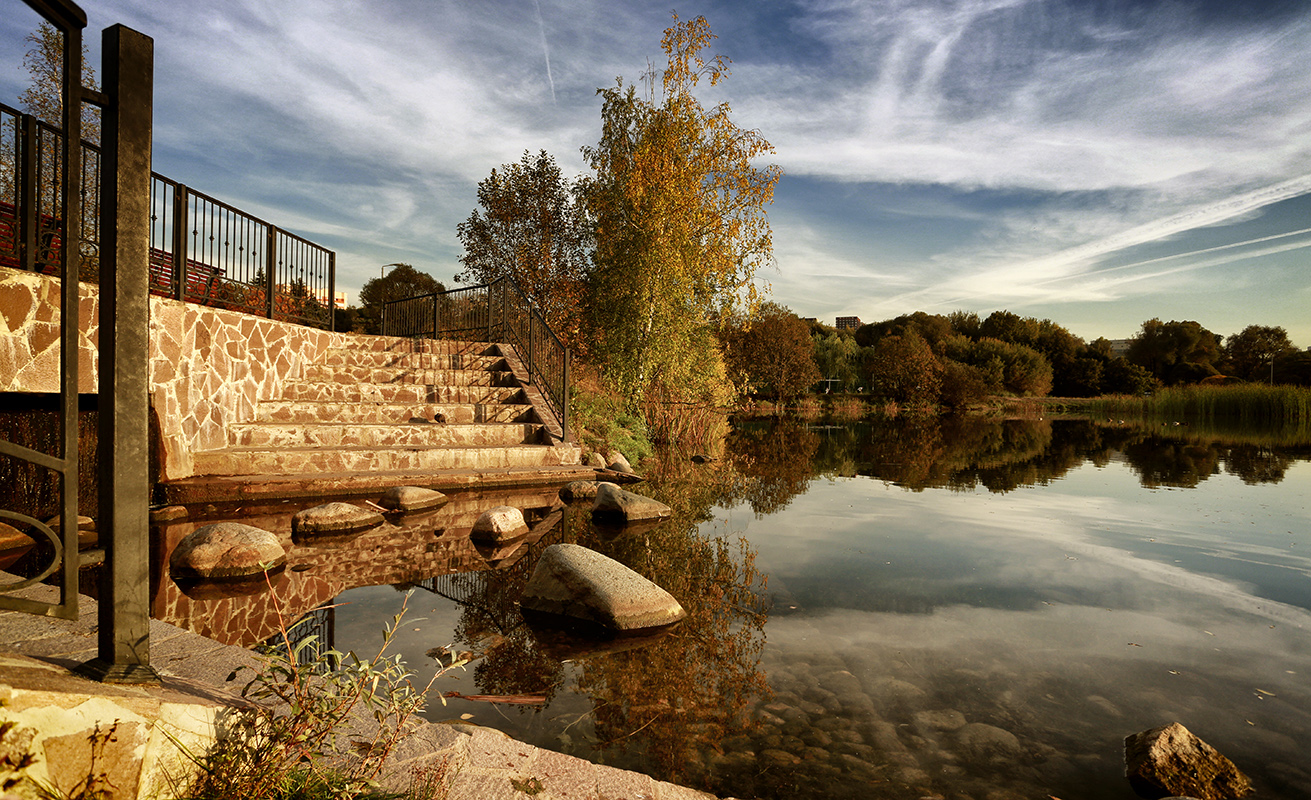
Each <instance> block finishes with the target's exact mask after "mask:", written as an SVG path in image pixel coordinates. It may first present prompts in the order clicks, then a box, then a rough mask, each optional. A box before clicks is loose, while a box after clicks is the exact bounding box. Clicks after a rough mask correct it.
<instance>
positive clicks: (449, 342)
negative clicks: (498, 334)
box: [334, 334, 497, 355]
mask: <svg viewBox="0 0 1311 800" xmlns="http://www.w3.org/2000/svg"><path fill="white" fill-rule="evenodd" d="M334 349H335V348H334ZM343 349H349V350H352V351H358V352H375V353H396V354H401V353H443V354H448V355H449V354H454V353H462V354H466V355H495V354H496V352H497V350H496V345H494V344H488V343H487V342H465V341H456V340H454V339H422V338H414V339H411V338H408V337H403V336H373V335H369V334H358V335H356V336H355V337H353V339H352V341H351V346H350V347H349V348H343Z"/></svg>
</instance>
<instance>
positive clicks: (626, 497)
mask: <svg viewBox="0 0 1311 800" xmlns="http://www.w3.org/2000/svg"><path fill="white" fill-rule="evenodd" d="M672 513H673V511H672V510H671V509H670V508H669V506H667V505H665V504H664V503H661V502H659V501H658V500H652V499H651V498H649V497H643V496H642V495H640V494H634V493H633V492H628V491H625V490H623V489H620V488H619V487H618V486H616V485H615V484H613V483H601V484H598V485H597V489H596V502H594V503H593V504H592V518H593V519H595V520H599V521H601V522H610V523H615V522H619V523H624V522H636V521H638V520H643V519H664V518H665V517H668V516H669V515H670V514H672Z"/></svg>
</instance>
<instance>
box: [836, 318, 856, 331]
mask: <svg viewBox="0 0 1311 800" xmlns="http://www.w3.org/2000/svg"><path fill="white" fill-rule="evenodd" d="M834 327H836V328H837V329H838V330H840V331H854V330H855V329H857V328H859V327H860V317H838V321H837V325H836V326H834Z"/></svg>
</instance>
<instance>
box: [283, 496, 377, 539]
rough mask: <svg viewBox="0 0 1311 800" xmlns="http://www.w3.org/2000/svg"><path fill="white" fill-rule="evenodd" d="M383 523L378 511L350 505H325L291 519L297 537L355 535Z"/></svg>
mask: <svg viewBox="0 0 1311 800" xmlns="http://www.w3.org/2000/svg"><path fill="white" fill-rule="evenodd" d="M382 522H383V519H382V515H381V514H379V513H378V512H377V511H370V510H369V509H367V508H360V507H359V506H356V505H351V504H350V503H324V504H323V505H319V506H315V507H313V508H306V509H303V510H301V511H297V512H296V515H295V516H294V517H292V518H291V532H292V533H294V534H296V535H303V534H308V533H354V532H356V531H364V530H368V529H369V528H373V527H376V526H378V525H381V524H382Z"/></svg>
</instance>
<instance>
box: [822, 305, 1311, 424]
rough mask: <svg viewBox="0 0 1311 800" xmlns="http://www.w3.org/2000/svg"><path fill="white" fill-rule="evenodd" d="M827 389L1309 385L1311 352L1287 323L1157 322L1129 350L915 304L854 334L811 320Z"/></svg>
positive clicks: (915, 394)
mask: <svg viewBox="0 0 1311 800" xmlns="http://www.w3.org/2000/svg"><path fill="white" fill-rule="evenodd" d="M811 338H812V341H813V343H814V359H815V362H816V364H817V365H818V367H819V370H820V372H821V373H822V377H823V378H824V379H826V380H825V381H824V382H823V386H824V389H826V390H829V391H863V392H869V393H872V394H874V395H877V396H880V397H885V398H888V399H891V400H896V401H898V402H901V403H908V404H928V405H944V406H949V407H964V406H968V405H969V404H971V403H974V402H978V401H980V400H981V399H983V398H984V397H987V396H991V395H1012V396H1019V397H1042V396H1046V395H1056V396H1060V397H1095V396H1098V395H1103V394H1141V393H1144V392H1150V391H1152V390H1153V389H1154V388H1156V387H1158V386H1174V385H1179V384H1185V383H1204V382H1209V383H1221V382H1232V381H1240V380H1256V381H1270V382H1274V383H1292V384H1301V385H1308V384H1311V354H1309V353H1306V352H1303V351H1300V350H1299V349H1298V348H1297V347H1296V346H1294V345H1293V343H1292V342H1291V341H1289V339H1288V334H1287V332H1286V331H1285V330H1284V329H1283V328H1280V327H1269V326H1262V325H1249V326H1248V327H1246V328H1244V329H1243V330H1242V331H1241V332H1239V333H1236V334H1234V335H1232V336H1230V337H1228V338H1227V339H1225V338H1223V337H1221V336H1219V335H1217V334H1215V333H1212V332H1211V331H1208V330H1207V329H1205V328H1203V327H1202V326H1201V325H1200V324H1198V323H1197V322H1193V321H1186V322H1176V321H1171V322H1162V321H1161V320H1159V319H1151V320H1148V321H1146V322H1144V323H1143V324H1142V329H1141V330H1140V331H1139V333H1138V334H1137V335H1136V336H1134V337H1133V338H1132V339H1131V340H1130V342H1129V347H1128V350H1127V352H1125V353H1124V354H1123V355H1122V356H1121V355H1119V354H1116V353H1115V352H1114V351H1113V349H1112V343H1111V342H1110V341H1109V340H1107V339H1104V338H1099V339H1096V340H1094V341H1092V342H1085V341H1084V340H1083V339H1081V338H1080V337H1078V336H1075V335H1074V334H1072V333H1070V332H1069V331H1068V330H1066V329H1065V328H1064V327H1062V326H1060V325H1058V324H1056V323H1055V322H1052V321H1051V320H1047V319H1043V320H1040V319H1036V318H1034V317H1021V316H1019V315H1018V314H1015V313H1012V312H1010V311H996V312H993V313H992V314H990V315H989V316H988V317H987V318H985V319H980V318H979V316H978V315H977V314H974V313H972V312H965V311H957V312H953V313H951V314H947V315H940V314H927V313H925V312H922V311H917V312H915V313H913V314H904V315H902V316H899V317H895V318H893V319H889V320H884V321H882V322H875V323H870V324H867V325H862V326H860V327H859V328H857V329H856V330H855V331H854V332H851V331H837V330H834V329H833V328H829V327H828V326H825V325H820V324H816V323H812V325H811Z"/></svg>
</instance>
